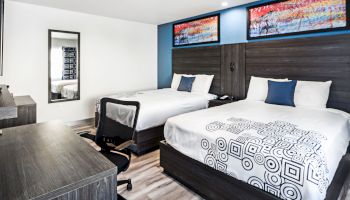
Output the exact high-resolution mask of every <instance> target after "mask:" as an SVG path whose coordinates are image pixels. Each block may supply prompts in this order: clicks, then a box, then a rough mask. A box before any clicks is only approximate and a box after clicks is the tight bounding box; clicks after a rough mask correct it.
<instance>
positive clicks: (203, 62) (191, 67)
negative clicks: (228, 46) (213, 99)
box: [172, 46, 221, 94]
mask: <svg viewBox="0 0 350 200" xmlns="http://www.w3.org/2000/svg"><path fill="white" fill-rule="evenodd" d="M172 62H173V73H178V74H208V75H209V74H210V75H214V80H213V83H212V86H211V88H210V93H212V94H221V70H220V66H221V47H220V46H209V47H195V48H180V49H173V53H172Z"/></svg>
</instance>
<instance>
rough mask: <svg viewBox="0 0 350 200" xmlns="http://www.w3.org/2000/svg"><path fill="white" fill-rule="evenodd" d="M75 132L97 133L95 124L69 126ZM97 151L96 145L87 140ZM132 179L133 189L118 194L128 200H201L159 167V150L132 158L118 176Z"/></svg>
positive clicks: (121, 189) (119, 188)
mask: <svg viewBox="0 0 350 200" xmlns="http://www.w3.org/2000/svg"><path fill="white" fill-rule="evenodd" d="M69 125H71V126H72V127H73V129H74V130H75V132H77V133H78V132H81V131H86V130H87V131H91V132H92V133H95V132H96V130H95V128H94V127H93V123H91V122H90V123H83V124H78V123H74V124H69ZM86 141H87V142H88V143H89V144H91V145H92V146H93V147H95V148H96V149H99V148H98V147H97V146H96V145H95V144H94V143H92V142H91V141H89V140H87V139H86ZM128 178H131V181H132V185H133V189H132V191H127V190H126V185H123V186H119V187H118V189H117V190H118V193H119V194H120V195H122V196H123V197H124V198H126V199H128V200H158V199H159V200H174V199H175V200H200V199H202V198H201V197H200V196H198V195H197V194H195V193H193V192H192V191H191V190H189V189H188V188H186V187H185V186H183V185H181V184H180V183H178V182H176V181H175V180H174V179H172V178H171V177H169V176H167V175H166V174H164V173H163V168H162V167H160V166H159V150H156V151H153V152H151V153H148V154H145V155H143V156H139V157H137V156H135V155H133V156H132V160H131V165H130V167H129V169H128V170H127V171H126V172H123V173H121V174H119V175H118V180H122V179H128Z"/></svg>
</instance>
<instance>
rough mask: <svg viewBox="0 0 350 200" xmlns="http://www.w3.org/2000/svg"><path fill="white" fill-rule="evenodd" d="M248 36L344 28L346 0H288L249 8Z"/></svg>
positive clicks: (268, 35) (250, 37) (257, 36)
mask: <svg viewBox="0 0 350 200" xmlns="http://www.w3.org/2000/svg"><path fill="white" fill-rule="evenodd" d="M248 14H249V17H248V18H249V19H248V20H249V22H248V39H256V38H261V37H272V36H278V35H292V34H300V33H306V32H316V31H323V30H334V29H344V28H346V27H347V26H348V24H347V21H348V19H347V2H346V0H288V1H280V2H277V3H270V4H264V5H260V6H255V7H250V8H248Z"/></svg>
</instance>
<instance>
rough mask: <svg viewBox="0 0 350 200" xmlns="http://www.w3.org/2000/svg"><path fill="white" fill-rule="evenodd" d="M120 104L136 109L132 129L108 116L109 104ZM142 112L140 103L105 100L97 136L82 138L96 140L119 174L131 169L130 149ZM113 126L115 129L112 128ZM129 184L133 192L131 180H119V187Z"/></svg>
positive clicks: (128, 186) (102, 103)
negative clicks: (116, 167)
mask: <svg viewBox="0 0 350 200" xmlns="http://www.w3.org/2000/svg"><path fill="white" fill-rule="evenodd" d="M109 103H111V104H119V105H123V106H133V107H135V108H136V109H135V115H134V121H133V124H132V127H129V126H126V125H123V124H121V123H118V122H116V121H113V122H111V119H110V118H108V117H107V116H106V107H107V104H109ZM139 111H140V103H139V102H133V101H121V100H116V99H111V98H103V99H101V102H100V119H99V123H98V127H97V132H96V136H92V135H91V134H89V133H82V134H80V136H82V137H85V138H88V139H92V140H93V139H94V140H95V142H96V144H97V145H98V146H100V147H101V153H102V154H103V155H104V156H105V157H106V158H107V159H109V160H110V161H111V162H113V163H114V164H115V165H117V166H118V174H119V173H120V172H123V171H126V170H127V169H128V168H129V165H130V160H131V150H130V149H129V147H130V146H131V145H133V144H134V140H133V138H134V134H135V130H136V125H137V119H138V115H139ZM111 124H113V128H111V127H112V126H111ZM123 184H127V190H128V191H130V190H132V184H131V179H128V180H117V185H118V186H119V185H123Z"/></svg>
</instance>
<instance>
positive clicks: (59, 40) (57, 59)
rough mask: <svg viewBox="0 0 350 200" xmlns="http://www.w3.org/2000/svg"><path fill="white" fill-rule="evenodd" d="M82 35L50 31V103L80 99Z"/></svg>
mask: <svg viewBox="0 0 350 200" xmlns="http://www.w3.org/2000/svg"><path fill="white" fill-rule="evenodd" d="M79 52H80V34H79V33H78V32H68V31H57V30H49V103H54V102H62V101H72V100H79V99H80V82H79V80H80V77H79V74H80V66H79V56H80V55H79Z"/></svg>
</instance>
